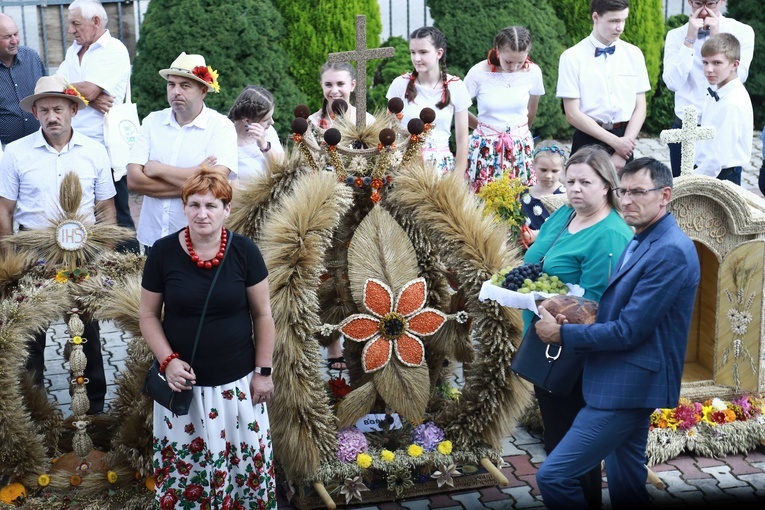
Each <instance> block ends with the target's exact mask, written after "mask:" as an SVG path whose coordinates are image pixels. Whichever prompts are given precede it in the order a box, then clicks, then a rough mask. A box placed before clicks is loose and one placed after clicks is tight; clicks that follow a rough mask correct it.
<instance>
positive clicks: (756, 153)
mask: <svg viewBox="0 0 765 510" xmlns="http://www.w3.org/2000/svg"><path fill="white" fill-rule="evenodd" d="M759 135H760V133H759V132H756V133H755V139H754V140H753V147H754V149H753V154H752V156H753V157H752V162H751V164H750V165H748V166H747V167H745V168H744V172H743V175H742V185H743V186H745V187H746V188H747V189H750V190H751V191H752V192H754V193H756V194H758V195H760V196H762V194H761V193H760V192H759V189H758V188H757V178H758V172H759V168H760V166H761V164H762V143H761V141H760V139H759ZM561 143H563V144H564V145H566V146H567V148H568V146H569V144H568V142H565V141H563V142H561ZM635 156H636V157H638V156H653V157H655V158H657V159H659V160H661V161H663V162H665V163H668V161H669V152H668V150H667V147H666V145H664V144H662V143H661V142H660V141H658V140H657V139H653V138H641V139H639V140H638V144H637V148H636V150H635ZM140 205H141V200H140V197H139V196H135V195H133V196H132V197H131V210H132V212H133V216H134V218H135V219H136V220H137V217H138V213H139V211H140ZM101 336H102V344H103V355H104V362H105V367H106V368H105V369H106V372H107V380H108V381H109V385H108V387H107V406H108V405H109V402H110V401H111V400H112V399H114V398H115V397H116V386H115V385H114V378H115V376H116V375H117V374H118V373H119V372H120V370H122V369H123V368H124V360H125V357H126V355H127V346H128V343H129V342H130V340H131V338H130V335H128V334H127V333H124V332H123V331H121V330H120V329H119V328H117V327H116V326H115V325H114V324H113V323H111V322H102V323H101ZM67 339H68V335H67V333H66V325H65V324H64V323H63V322H59V323H54V324H52V325H51V327H50V328H49V330H48V345H47V348H46V353H45V355H46V360H48V361H47V368H46V371H45V382H46V386H47V388H48V391H49V394H50V396H51V398H53V399H54V400H55V401H56V402H58V404H59V406H60V407H61V409H62V411H63V412H64V413H65V414H66V415H69V414H71V410H70V409H69V405H70V402H71V400H70V397H69V391H68V367H67V366H66V365H65V363H64V362H63V361H62V358H63V349H64V345H65V342H66V340H67ZM502 447H503V459H504V462H505V466H504V467H503V468H502V472H503V474H504V475H505V476H506V477H507V479H508V481H509V483H508V485H507V486H504V487H503V486H492V487H485V488H481V489H475V490H468V491H457V492H452V493H442V494H436V495H432V496H429V497H419V498H411V499H406V500H398V501H392V502H386V503H381V504H377V505H353V506H351V508H355V509H357V510H435V509H439V510H479V509H493V510H504V509H519V510H520V509H537V508H540V509H541V508H544V503H543V501H542V497H541V495H540V494H539V489H538V488H537V485H536V481H535V477H534V475H535V473H536V470H537V468H538V467H539V465H540V464H541V463H542V462H543V461H544V460H545V458H546V454H545V451H544V448H543V446H542V441H541V437H540V436H539V435H537V434H534V433H531V432H529V431H528V430H526V429H525V428H523V427H521V426H518V427H517V428H516V429H515V430H514V431H513V432H512V434H511V435H509V436H508V437H506V438H505V439H504V440H503V445H502ZM652 469H653V471H654V472H655V473H656V474H657V475H658V476H659V478H660V479H661V480H662V481H663V482H664V483H665V484H666V488H665V489H663V490H659V489H657V488H656V487H654V486H652V485H650V484H649V485H648V490H649V492H650V494H651V497H652V499H653V503H654V507H655V508H670V509H674V508H678V509H687V508H702V507H704V508H706V507H712V506H722V505H726V506H729V505H730V506H733V507H734V508H736V509H744V508H757V509H760V510H761V509H762V508H765V506H764V505H765V447H763V446H760V447H759V448H757V449H756V450H754V451H751V452H748V453H741V454H735V455H728V456H726V457H724V458H721V459H711V458H706V457H699V456H695V455H689V454H682V455H680V456H679V457H677V458H675V459H672V460H668V461H667V462H665V463H663V464H658V465H656V466H653V467H652ZM603 487H604V488H603V508H604V510H608V509H610V508H611V505H610V500H609V497H608V490H607V483H606V480H605V478H604V485H603ZM278 504H279V508H280V509H285V510H293V509H294V508H295V507H293V506H292V505H290V504H289V503H288V502H287V501H286V500H285V499H283V497H282V495H281V493H280V496H279V501H278Z"/></svg>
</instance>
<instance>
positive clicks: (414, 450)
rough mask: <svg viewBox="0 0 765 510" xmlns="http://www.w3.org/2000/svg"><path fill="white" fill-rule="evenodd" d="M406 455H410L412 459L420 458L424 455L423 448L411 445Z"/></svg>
mask: <svg viewBox="0 0 765 510" xmlns="http://www.w3.org/2000/svg"><path fill="white" fill-rule="evenodd" d="M406 453H408V454H409V456H410V457H419V456H420V455H422V446H420V445H418V444H410V445H409V448H407V450H406Z"/></svg>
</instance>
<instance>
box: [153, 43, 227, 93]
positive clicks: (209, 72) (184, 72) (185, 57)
mask: <svg viewBox="0 0 765 510" xmlns="http://www.w3.org/2000/svg"><path fill="white" fill-rule="evenodd" d="M159 75H160V76H161V77H163V78H164V79H167V77H168V76H170V75H175V76H184V77H186V78H191V79H192V80H196V81H198V82H199V83H201V84H203V85H207V88H208V90H212V91H213V92H220V85H219V84H218V71H215V70H214V69H213V68H212V67H210V66H208V65H207V64H206V63H205V58H204V57H203V56H202V55H195V54H192V55H189V54H187V53H186V52H185V51H184V52H181V54H180V55H178V58H176V59H175V60H174V61H173V63H172V64H170V68H169V69H162V70H161V71H160V72H159Z"/></svg>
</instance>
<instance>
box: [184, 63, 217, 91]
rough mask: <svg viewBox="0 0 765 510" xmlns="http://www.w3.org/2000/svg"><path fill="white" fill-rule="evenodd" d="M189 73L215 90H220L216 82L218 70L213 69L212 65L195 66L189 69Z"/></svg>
mask: <svg viewBox="0 0 765 510" xmlns="http://www.w3.org/2000/svg"><path fill="white" fill-rule="evenodd" d="M191 74H193V75H194V76H196V77H197V78H199V79H200V80H202V81H203V82H205V83H207V84H208V85H209V86H210V88H211V89H213V90H214V91H215V92H220V84H219V83H218V71H215V70H214V69H213V68H212V67H210V66H207V67H205V66H196V67H195V68H194V69H192V70H191Z"/></svg>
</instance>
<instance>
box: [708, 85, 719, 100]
mask: <svg viewBox="0 0 765 510" xmlns="http://www.w3.org/2000/svg"><path fill="white" fill-rule="evenodd" d="M707 92H709V95H710V96H712V97H713V98H715V101H719V100H720V96H719V95H718V94H717V92H716V91H714V90H712V87H707Z"/></svg>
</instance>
